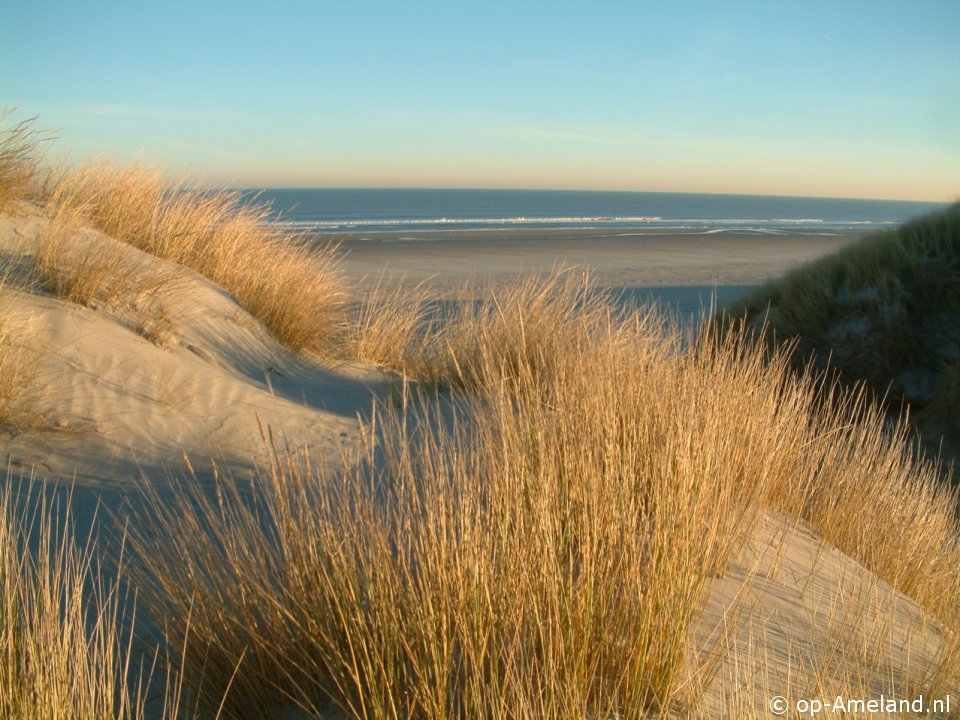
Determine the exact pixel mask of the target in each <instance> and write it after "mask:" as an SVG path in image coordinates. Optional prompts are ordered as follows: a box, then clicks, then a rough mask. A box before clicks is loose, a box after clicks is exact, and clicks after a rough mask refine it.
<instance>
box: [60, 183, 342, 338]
mask: <svg viewBox="0 0 960 720" xmlns="http://www.w3.org/2000/svg"><path fill="white" fill-rule="evenodd" d="M47 204H48V208H50V211H51V213H54V214H56V213H60V212H72V213H76V214H77V215H79V216H81V217H83V218H84V219H85V220H87V221H88V222H90V223H92V224H93V225H94V226H96V227H97V228H98V229H100V230H101V231H103V232H104V233H106V234H107V235H110V236H112V237H115V238H117V239H119V240H123V241H125V242H128V243H130V244H131V245H133V246H134V247H137V248H139V249H141V250H144V251H146V252H148V253H151V254H153V255H156V256H158V257H161V258H165V259H167V260H171V261H173V262H176V263H179V264H181V265H185V266H187V267H189V268H192V269H193V270H195V271H197V272H199V273H200V274H202V275H205V276H206V277H208V278H209V279H211V280H212V281H213V282H215V283H217V284H218V285H221V286H223V287H224V288H225V289H226V290H228V291H229V292H230V293H232V294H233V295H234V296H235V297H236V298H237V300H238V301H239V302H240V303H241V304H242V305H243V306H244V307H246V308H247V310H248V311H249V312H250V313H251V314H252V315H253V316H254V317H256V318H257V319H258V320H260V322H262V323H263V324H264V325H265V326H266V327H267V328H268V329H269V330H270V331H271V332H272V333H273V334H274V335H275V336H276V338H277V339H278V340H279V341H280V342H282V343H283V344H284V345H286V346H287V347H288V348H290V349H291V350H292V351H294V352H303V353H313V354H318V355H326V356H329V355H331V354H334V353H335V352H336V351H337V350H338V349H339V346H340V344H341V343H342V341H343V332H344V329H345V294H344V290H343V286H342V282H341V279H340V275H339V271H338V269H337V265H336V259H335V249H334V248H333V247H326V248H319V249H317V248H311V247H308V245H307V243H306V241H305V238H303V237H299V236H290V235H282V234H279V233H277V232H276V231H273V230H271V229H269V228H268V227H267V225H266V221H267V220H268V218H269V208H268V207H266V206H264V205H262V204H256V203H250V202H247V201H246V199H245V198H244V197H243V195H242V193H239V192H228V191H201V190H191V189H189V188H188V187H186V186H185V185H183V184H174V185H171V184H170V183H168V182H167V181H166V180H165V179H164V178H163V177H162V175H161V174H160V173H159V172H157V171H153V170H149V169H146V168H143V167H140V166H137V165H131V166H129V167H126V168H118V167H116V166H113V165H108V164H100V165H96V164H90V165H86V166H82V167H80V168H78V169H75V170H71V171H66V172H64V173H62V175H61V176H60V177H59V179H57V180H56V181H54V182H52V183H51V185H50V190H49V196H48V203H47Z"/></svg>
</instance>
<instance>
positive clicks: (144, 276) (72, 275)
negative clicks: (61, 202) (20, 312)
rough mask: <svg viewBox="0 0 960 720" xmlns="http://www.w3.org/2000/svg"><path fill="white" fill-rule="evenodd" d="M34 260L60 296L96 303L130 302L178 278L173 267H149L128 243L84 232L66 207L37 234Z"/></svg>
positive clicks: (43, 279) (112, 305)
mask: <svg viewBox="0 0 960 720" xmlns="http://www.w3.org/2000/svg"><path fill="white" fill-rule="evenodd" d="M34 266H35V268H36V271H37V274H38V275H39V276H40V280H41V282H42V283H43V285H44V286H45V287H46V288H47V289H48V290H49V291H50V292H52V293H53V294H54V295H55V296H56V297H58V298H60V299H62V300H67V301H68V302H74V303H77V304H79V305H85V306H87V307H94V308H96V307H106V308H114V309H117V308H120V307H121V306H130V305H132V304H134V303H135V302H136V300H137V299H138V298H141V297H145V296H151V295H154V294H156V293H158V292H160V291H161V290H162V289H163V287H164V286H165V285H168V284H169V283H170V282H171V281H172V279H173V273H172V272H171V271H169V270H167V271H164V270H161V269H157V268H152V269H147V268H146V267H145V263H144V261H143V258H142V257H137V253H136V252H135V251H132V250H131V248H129V247H127V246H125V245H124V244H122V243H119V242H117V241H115V240H113V239H111V238H105V237H102V236H101V237H96V236H91V235H90V234H87V233H84V232H83V230H82V224H81V221H80V220H79V219H78V218H77V217H76V215H75V214H74V213H73V212H72V211H70V210H69V209H66V208H62V207H61V208H59V209H58V211H57V213H56V214H55V215H53V216H52V217H50V218H48V220H47V222H46V225H45V226H44V227H43V229H42V230H41V231H40V233H39V234H38V235H37V241H36V249H35V253H34Z"/></svg>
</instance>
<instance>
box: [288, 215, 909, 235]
mask: <svg viewBox="0 0 960 720" xmlns="http://www.w3.org/2000/svg"><path fill="white" fill-rule="evenodd" d="M271 224H274V225H278V226H280V227H282V228H284V229H287V230H292V231H301V232H303V231H312V232H319V233H324V232H335V231H339V232H359V231H369V232H389V231H391V230H398V231H402V230H405V229H413V228H416V229H418V230H422V231H429V230H442V229H445V228H446V229H469V228H503V229H509V228H512V227H524V226H525V227H555V228H560V227H569V228H590V227H621V226H626V227H638V228H643V227H655V228H658V229H677V228H681V229H682V228H710V227H714V228H724V229H741V230H751V229H756V230H760V229H765V228H777V227H783V228H794V229H797V228H803V227H819V228H832V229H840V228H862V227H884V226H893V225H897V224H898V223H897V222H895V221H887V220H859V219H858V220H827V219H824V218H790V217H785V218H757V217H747V218H666V217H663V216H659V215H632V216H562V217H530V216H525V215H520V216H511V217H463V218H458V217H421V218H341V219H323V220H321V219H313V220H284V219H282V218H281V219H278V220H274V221H272V223H271Z"/></svg>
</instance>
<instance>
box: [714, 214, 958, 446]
mask: <svg viewBox="0 0 960 720" xmlns="http://www.w3.org/2000/svg"><path fill="white" fill-rule="evenodd" d="M725 312H726V314H727V316H728V318H732V319H734V320H740V319H743V318H746V319H747V321H748V322H749V323H750V324H751V326H752V327H754V328H755V329H756V328H760V327H763V328H764V332H765V334H766V336H767V338H768V340H769V341H770V342H772V343H778V344H785V343H792V344H793V347H794V352H793V356H794V365H795V366H796V367H798V368H802V367H803V366H805V365H806V364H808V363H810V362H811V361H812V362H813V363H814V365H815V366H817V367H821V368H824V367H827V366H829V367H830V368H831V369H832V370H833V371H835V372H836V373H837V374H838V376H839V378H840V379H842V380H843V381H844V382H846V383H848V384H854V383H857V382H860V383H865V384H866V385H867V386H868V387H869V388H870V389H871V390H872V391H873V393H874V395H875V396H876V397H878V398H883V399H884V401H885V402H886V404H887V406H888V407H890V408H891V409H892V410H893V411H894V412H899V411H900V409H901V407H902V406H904V405H906V406H908V407H909V408H910V410H911V414H912V416H913V419H914V420H915V421H916V424H917V426H918V427H919V428H920V429H921V430H922V431H923V432H924V434H925V435H926V436H927V440H928V442H929V444H930V445H931V446H932V447H933V448H937V447H938V446H939V444H940V442H941V438H942V437H945V439H946V441H947V443H948V447H949V448H950V449H952V450H953V451H956V450H957V449H960V424H958V423H960V419H958V417H957V414H956V408H957V407H958V406H960V204H957V205H954V206H952V207H951V208H949V209H947V210H945V211H942V212H938V213H934V214H932V215H929V216H926V217H923V218H919V219H917V220H914V221H913V222H909V223H907V224H905V225H903V226H902V227H900V228H898V229H897V230H893V231H890V232H886V233H882V234H879V235H875V236H870V237H867V238H864V239H863V240H861V241H860V242H858V243H856V244H855V245H852V246H850V247H847V248H845V249H844V250H842V251H840V252H839V253H837V254H836V255H833V256H829V257H825V258H823V259H821V260H818V261H815V262H813V263H810V264H809V265H806V266H804V267H801V268H798V269H796V270H794V271H793V272H790V273H788V274H787V275H786V276H784V277H783V278H781V279H779V280H776V281H774V282H772V283H770V284H769V285H767V286H766V287H763V288H760V289H758V290H757V291H755V292H754V293H753V294H751V295H750V296H748V297H747V298H745V299H744V300H743V301H741V302H738V303H735V304H734V305H733V306H731V307H729V308H726V310H725Z"/></svg>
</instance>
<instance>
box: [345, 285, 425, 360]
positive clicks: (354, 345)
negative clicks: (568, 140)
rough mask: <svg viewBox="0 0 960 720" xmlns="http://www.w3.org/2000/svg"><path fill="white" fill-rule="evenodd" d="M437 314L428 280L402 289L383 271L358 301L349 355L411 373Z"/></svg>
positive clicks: (353, 316)
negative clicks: (426, 284)
mask: <svg viewBox="0 0 960 720" xmlns="http://www.w3.org/2000/svg"><path fill="white" fill-rule="evenodd" d="M435 316H436V303H433V304H431V303H430V301H429V291H428V289H427V287H426V286H425V285H424V284H422V283H421V284H419V285H416V286H414V287H409V288H408V287H404V288H402V289H401V288H399V287H397V286H395V285H394V284H392V283H391V282H389V281H388V279H387V278H386V276H383V275H381V276H380V277H378V278H377V279H376V280H375V281H374V283H373V284H372V285H371V286H370V287H369V288H367V289H366V290H364V291H363V293H362V295H361V297H360V299H359V301H357V302H356V303H355V306H354V309H353V312H352V316H351V326H350V333H349V341H348V346H347V350H346V352H347V355H348V356H349V357H353V358H356V359H357V360H365V361H367V362H373V363H377V364H379V365H385V366H387V367H389V368H392V369H394V370H397V371H399V372H404V373H409V372H410V370H411V368H412V363H413V362H414V361H415V359H416V358H417V357H419V350H420V347H421V346H422V345H423V343H424V342H426V338H427V337H428V335H429V330H430V322H431V318H433V317H435Z"/></svg>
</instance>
